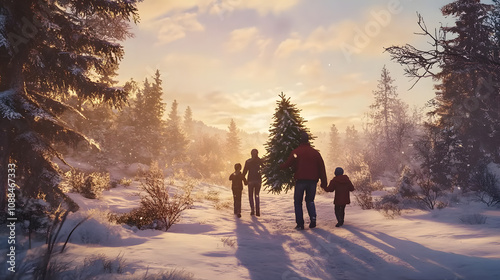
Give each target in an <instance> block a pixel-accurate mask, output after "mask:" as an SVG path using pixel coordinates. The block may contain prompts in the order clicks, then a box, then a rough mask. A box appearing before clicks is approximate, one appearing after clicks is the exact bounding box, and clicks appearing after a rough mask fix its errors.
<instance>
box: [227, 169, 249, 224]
mask: <svg viewBox="0 0 500 280" xmlns="http://www.w3.org/2000/svg"><path fill="white" fill-rule="evenodd" d="M229 181H232V184H231V189H232V190H233V198H234V214H235V215H236V216H237V217H238V218H241V193H242V192H243V184H245V185H247V179H245V176H243V174H242V173H241V164H239V163H237V164H235V165H234V173H231V175H230V176H229Z"/></svg>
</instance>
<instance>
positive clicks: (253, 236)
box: [236, 217, 291, 280]
mask: <svg viewBox="0 0 500 280" xmlns="http://www.w3.org/2000/svg"><path fill="white" fill-rule="evenodd" d="M236 236H237V242H238V249H237V251H236V257H237V258H238V260H239V262H240V264H241V265H243V266H244V267H246V268H247V269H248V271H249V272H250V279H252V280H267V279H282V275H283V273H285V272H286V271H289V270H290V264H291V261H290V259H289V257H288V255H287V253H286V252H285V250H284V248H283V243H285V242H286V241H287V240H289V239H290V237H288V236H286V235H276V234H275V235H272V234H271V233H270V232H269V231H268V229H267V228H266V227H265V226H264V225H263V224H262V223H261V222H260V221H259V220H258V219H257V218H256V217H252V221H251V222H246V221H243V220H241V219H237V220H236Z"/></svg>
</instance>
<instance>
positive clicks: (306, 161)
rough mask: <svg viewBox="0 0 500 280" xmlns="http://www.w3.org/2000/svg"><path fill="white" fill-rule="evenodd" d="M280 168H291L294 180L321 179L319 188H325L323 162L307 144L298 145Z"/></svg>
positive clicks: (319, 155) (317, 153)
mask: <svg viewBox="0 0 500 280" xmlns="http://www.w3.org/2000/svg"><path fill="white" fill-rule="evenodd" d="M280 167H281V168H282V169H285V168H288V167H293V170H294V172H295V175H294V177H295V180H313V181H318V180H319V179H321V187H322V188H325V187H326V170H325V162H324V161H323V158H322V157H321V154H320V153H319V152H318V151H317V150H315V149H314V148H313V147H311V145H309V144H308V143H303V144H300V146H299V147H297V149H295V150H293V151H292V152H291V153H290V156H289V157H288V159H287V160H286V161H285V162H284V163H283V164H281V165H280Z"/></svg>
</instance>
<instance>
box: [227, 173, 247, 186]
mask: <svg viewBox="0 0 500 280" xmlns="http://www.w3.org/2000/svg"><path fill="white" fill-rule="evenodd" d="M229 180H230V181H232V184H231V187H232V189H235V190H242V189H243V184H245V185H246V184H247V179H245V176H243V174H242V173H241V172H239V171H237V172H234V173H232V174H231V175H229Z"/></svg>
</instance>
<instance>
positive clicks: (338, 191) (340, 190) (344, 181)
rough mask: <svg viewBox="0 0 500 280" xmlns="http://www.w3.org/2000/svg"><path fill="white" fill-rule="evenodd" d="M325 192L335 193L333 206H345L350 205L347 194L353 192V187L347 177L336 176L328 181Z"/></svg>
mask: <svg viewBox="0 0 500 280" xmlns="http://www.w3.org/2000/svg"><path fill="white" fill-rule="evenodd" d="M325 191H327V192H335V198H334V199H333V204H335V205H346V204H349V203H351V198H350V195H349V192H352V191H354V185H353V184H352V182H351V180H350V179H349V177H348V176H347V175H338V176H335V177H334V178H333V179H332V180H331V181H330V184H328V187H326V189H325Z"/></svg>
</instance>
